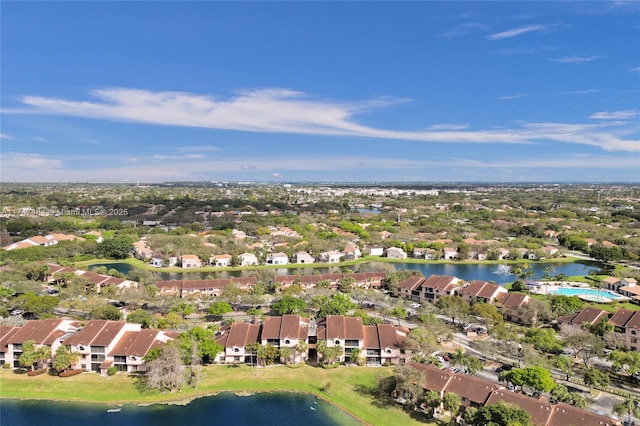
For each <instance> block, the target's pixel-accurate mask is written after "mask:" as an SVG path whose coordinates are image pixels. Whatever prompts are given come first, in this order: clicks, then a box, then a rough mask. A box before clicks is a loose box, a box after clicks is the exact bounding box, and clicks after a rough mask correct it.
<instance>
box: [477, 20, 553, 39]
mask: <svg viewBox="0 0 640 426" xmlns="http://www.w3.org/2000/svg"><path fill="white" fill-rule="evenodd" d="M547 27H548V26H547V25H539V24H538V25H526V26H523V27H518V28H513V29H511V30H507V31H501V32H499V33H494V34H490V35H488V36H487V38H488V39H489V40H502V39H505V38H511V37H517V36H519V35H522V34H526V33H530V32H535V31H543V30H545V29H547Z"/></svg>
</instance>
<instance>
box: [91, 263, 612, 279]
mask: <svg viewBox="0 0 640 426" xmlns="http://www.w3.org/2000/svg"><path fill="white" fill-rule="evenodd" d="M530 265H531V270H532V271H533V276H532V277H531V278H530V279H533V280H535V279H541V278H542V277H543V276H544V275H545V274H546V272H545V268H546V267H549V268H551V272H550V275H551V276H556V275H558V274H564V275H565V276H572V275H589V272H590V271H596V272H598V273H603V269H602V268H603V266H602V264H600V263H597V262H589V261H583V260H579V261H576V262H571V263H530ZM99 266H106V267H107V268H108V269H111V268H113V269H116V270H117V271H119V272H122V273H124V274H127V273H129V272H130V271H131V270H132V269H133V268H134V267H133V266H131V265H129V264H128V263H108V264H107V263H99V264H93V265H89V268H90V269H91V268H97V267H99ZM390 268H395V269H396V270H399V271H402V270H406V269H408V270H412V271H420V272H421V273H422V275H424V276H425V277H428V276H431V275H434V274H436V275H452V276H454V277H458V278H461V279H463V280H466V281H471V280H483V281H495V282H496V283H498V284H506V283H510V282H513V281H514V280H515V279H516V277H515V276H514V275H513V274H511V273H510V272H509V271H510V269H511V268H510V267H509V266H508V265H506V264H504V265H496V264H467V263H383V262H366V263H361V264H359V265H354V266H347V267H344V268H341V267H338V266H335V267H321V268H279V269H273V270H271V271H274V272H275V273H276V274H277V275H294V274H302V275H310V274H312V273H313V271H316V270H317V271H318V272H320V273H321V274H328V273H338V272H340V271H341V270H343V269H350V270H353V271H356V272H376V271H389V269H390ZM214 274H215V275H216V277H219V278H230V277H246V276H251V275H253V274H254V271H251V270H243V271H219V272H193V271H191V272H184V273H183V272H158V276H159V277H160V279H161V280H180V279H204V278H206V277H207V276H213V275H214Z"/></svg>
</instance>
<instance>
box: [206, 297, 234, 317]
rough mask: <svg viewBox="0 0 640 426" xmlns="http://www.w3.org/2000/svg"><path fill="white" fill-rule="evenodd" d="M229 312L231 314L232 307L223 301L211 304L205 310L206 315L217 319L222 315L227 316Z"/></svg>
mask: <svg viewBox="0 0 640 426" xmlns="http://www.w3.org/2000/svg"><path fill="white" fill-rule="evenodd" d="M229 312H233V307H232V306H231V305H230V304H229V303H227V302H223V301H219V302H213V303H212V304H211V306H209V308H208V309H207V314H209V315H211V316H213V317H217V318H221V317H222V316H223V315H224V314H228V313H229Z"/></svg>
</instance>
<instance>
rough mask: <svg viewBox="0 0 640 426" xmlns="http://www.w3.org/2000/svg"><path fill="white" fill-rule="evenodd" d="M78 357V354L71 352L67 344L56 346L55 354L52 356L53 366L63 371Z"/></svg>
mask: <svg viewBox="0 0 640 426" xmlns="http://www.w3.org/2000/svg"><path fill="white" fill-rule="evenodd" d="M79 358H80V354H77V353H75V352H71V349H70V348H69V347H68V346H64V345H61V346H59V347H58V349H57V350H56V354H55V356H54V357H53V368H54V369H55V370H56V371H58V372H62V371H65V370H67V369H69V368H71V366H72V365H73V364H75V363H76V362H77V361H78V359H79Z"/></svg>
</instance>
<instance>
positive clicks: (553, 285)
mask: <svg viewBox="0 0 640 426" xmlns="http://www.w3.org/2000/svg"><path fill="white" fill-rule="evenodd" d="M529 288H530V290H531V292H532V293H535V294H544V295H551V294H554V293H556V292H557V291H558V290H560V289H562V288H572V289H580V288H583V289H585V290H586V289H592V290H597V289H593V288H591V287H590V286H589V284H586V283H581V282H570V281H549V282H545V283H544V284H542V283H539V282H538V283H536V285H532V286H530V287H529ZM600 292H601V293H602V294H600V295H594V294H576V295H575V296H577V297H578V298H580V299H582V300H585V301H587V302H596V303H612V302H620V301H625V302H626V301H629V300H631V299H630V298H628V297H626V296H623V295H622V294H619V293H614V292H612V291H610V290H604V289H603V290H601V291H600ZM608 294H615V295H616V296H618V297H616V298H612V297H607V295H608Z"/></svg>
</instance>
